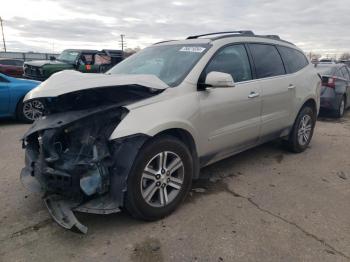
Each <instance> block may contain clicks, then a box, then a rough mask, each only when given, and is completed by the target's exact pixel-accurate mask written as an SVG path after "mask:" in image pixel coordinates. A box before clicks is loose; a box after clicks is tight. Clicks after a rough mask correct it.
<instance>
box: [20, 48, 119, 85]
mask: <svg viewBox="0 0 350 262" xmlns="http://www.w3.org/2000/svg"><path fill="white" fill-rule="evenodd" d="M122 60H123V52H122V51H120V50H107V49H104V50H102V51H98V50H86V49H67V50H64V51H63V52H62V53H61V54H60V55H59V56H58V58H55V57H51V60H37V61H28V62H25V63H24V65H23V68H24V77H26V78H29V79H35V80H40V81H43V80H46V79H47V78H49V77H50V76H51V75H52V74H54V73H57V72H59V71H62V70H67V69H68V70H69V69H70V70H77V71H80V72H84V73H104V72H106V71H107V70H108V69H110V68H112V67H113V66H114V65H116V64H118V63H119V62H120V61H122Z"/></svg>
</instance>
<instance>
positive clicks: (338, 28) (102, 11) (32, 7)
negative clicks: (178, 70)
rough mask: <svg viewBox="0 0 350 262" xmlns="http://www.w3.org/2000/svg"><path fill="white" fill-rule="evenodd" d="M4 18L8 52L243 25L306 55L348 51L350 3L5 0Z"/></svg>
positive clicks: (146, 41) (147, 40) (144, 40)
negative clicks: (273, 36) (281, 41)
mask: <svg viewBox="0 0 350 262" xmlns="http://www.w3.org/2000/svg"><path fill="white" fill-rule="evenodd" d="M0 16H1V17H2V19H3V20H4V31H5V37H6V42H7V49H8V51H45V52H52V51H54V52H59V51H61V50H62V49H65V48H96V49H103V48H118V47H119V46H118V41H119V40H120V34H125V35H126V41H127V47H129V48H135V47H137V46H139V47H145V46H148V45H150V44H152V43H154V42H157V41H161V40H166V39H181V38H185V37H186V36H188V35H191V34H198V33H207V32H215V31H223V30H239V29H250V30H253V31H254V32H255V33H258V34H278V35H280V36H281V37H282V38H284V39H286V40H289V41H292V42H294V43H295V44H297V45H298V46H299V47H301V48H302V49H303V50H304V51H306V52H310V51H313V52H317V53H322V54H324V55H325V54H334V53H337V54H340V53H342V52H345V51H350V1H349V0H333V1H329V0H308V1H306V0H175V1H166V0H127V1H124V0H118V1H116V0H99V1H87V0H74V1H73V0H54V1H51V0H0ZM0 50H2V45H1V48H0Z"/></svg>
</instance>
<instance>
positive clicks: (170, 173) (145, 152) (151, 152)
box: [125, 136, 193, 221]
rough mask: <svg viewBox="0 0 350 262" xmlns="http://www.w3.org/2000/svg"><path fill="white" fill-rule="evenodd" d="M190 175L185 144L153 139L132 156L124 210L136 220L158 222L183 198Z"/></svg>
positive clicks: (174, 140)
mask: <svg viewBox="0 0 350 262" xmlns="http://www.w3.org/2000/svg"><path fill="white" fill-rule="evenodd" d="M192 176H193V160H192V156H191V153H190V151H189V149H188V148H187V147H186V145H185V144H183V143H182V142H181V141H179V140H178V139H176V138H174V137H171V136H162V137H158V138H154V139H152V140H150V141H148V142H146V144H145V145H144V146H143V147H142V148H141V150H140V152H139V153H138V156H137V157H136V160H135V162H134V165H133V167H132V170H131V172H130V175H129V177H128V181H127V192H126V199H125V207H126V209H127V210H128V211H129V213H130V214H131V215H132V216H134V217H136V218H139V219H143V220H147V221H153V220H158V219H161V218H163V217H165V216H167V215H169V214H171V213H172V212H173V211H174V210H175V209H176V208H177V207H178V206H179V205H180V204H181V202H182V201H183V200H184V199H185V197H186V195H187V193H188V192H189V190H190V188H191V183H192Z"/></svg>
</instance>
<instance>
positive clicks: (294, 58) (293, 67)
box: [278, 46, 309, 74]
mask: <svg viewBox="0 0 350 262" xmlns="http://www.w3.org/2000/svg"><path fill="white" fill-rule="evenodd" d="M278 51H279V52H280V54H281V56H282V59H283V62H284V65H285V67H286V70H287V73H288V74H291V73H295V72H298V71H300V70H301V69H303V68H304V67H306V66H307V65H308V64H309V61H308V60H307V58H306V57H305V55H304V54H303V53H302V52H300V51H298V50H295V49H293V48H289V47H284V46H279V47H278Z"/></svg>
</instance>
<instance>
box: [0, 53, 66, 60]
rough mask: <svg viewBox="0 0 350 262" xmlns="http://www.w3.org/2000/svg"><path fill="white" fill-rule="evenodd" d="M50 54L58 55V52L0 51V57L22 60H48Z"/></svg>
mask: <svg viewBox="0 0 350 262" xmlns="http://www.w3.org/2000/svg"><path fill="white" fill-rule="evenodd" d="M50 56H54V57H56V58H57V57H58V56H59V54H52V53H34V52H28V53H23V52H0V58H10V59H19V60H23V61H31V60H49V59H50Z"/></svg>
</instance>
